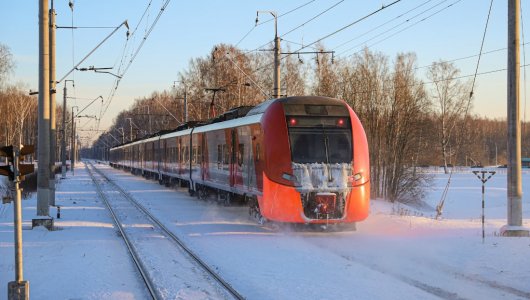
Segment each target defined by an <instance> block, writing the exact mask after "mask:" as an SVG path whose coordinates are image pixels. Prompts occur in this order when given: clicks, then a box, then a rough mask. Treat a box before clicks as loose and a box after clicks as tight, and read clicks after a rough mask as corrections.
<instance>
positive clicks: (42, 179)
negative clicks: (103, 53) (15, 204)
mask: <svg viewBox="0 0 530 300" xmlns="http://www.w3.org/2000/svg"><path fill="white" fill-rule="evenodd" d="M48 42H49V20H48V0H40V1H39V91H40V93H39V109H38V113H39V116H38V143H39V144H38V151H39V152H38V156H37V157H38V160H39V163H38V166H39V168H38V172H37V216H49V212H50V207H49V203H50V201H49V197H50V192H49V189H50V185H49V178H50V174H49V172H50V168H49V167H48V166H49V161H50V94H49V92H48V91H49V90H50V80H49V75H50V61H49V59H50V57H49V51H50V49H49V45H48Z"/></svg>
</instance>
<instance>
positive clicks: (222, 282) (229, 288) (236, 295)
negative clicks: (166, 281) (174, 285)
mask: <svg viewBox="0 0 530 300" xmlns="http://www.w3.org/2000/svg"><path fill="white" fill-rule="evenodd" d="M90 164H91V165H92V163H90ZM92 167H93V168H94V170H95V171H96V172H97V173H98V174H99V175H101V176H102V177H103V178H105V179H106V180H107V182H109V183H110V184H112V185H113V186H114V187H115V188H116V189H117V190H118V191H119V192H120V193H121V194H122V195H123V196H125V197H126V198H127V199H129V201H131V203H132V204H133V205H134V206H136V208H138V209H140V210H141V211H142V212H143V213H144V214H145V215H146V216H147V217H148V218H149V219H150V220H151V221H152V222H153V223H155V224H156V225H157V226H158V227H159V228H160V229H161V230H162V231H163V232H164V233H165V234H166V235H167V236H168V237H170V238H171V239H172V240H173V241H174V242H175V243H176V244H177V245H178V246H180V247H181V248H182V250H184V252H186V253H187V254H188V255H189V256H190V258H192V259H193V260H194V261H195V262H196V263H197V264H199V266H200V267H202V268H203V269H204V270H205V271H206V272H207V273H208V274H210V275H211V276H212V277H213V278H214V279H215V280H216V281H217V282H218V283H219V284H220V285H221V286H222V287H224V288H225V289H226V290H227V291H228V292H229V293H230V295H232V296H233V297H234V298H235V299H238V300H243V299H245V297H243V296H242V295H241V294H239V292H237V291H236V290H235V289H234V288H233V287H232V286H231V285H230V284H229V283H228V282H226V281H225V280H224V279H223V278H222V277H221V276H219V274H217V273H216V272H215V271H214V270H213V269H212V268H210V266H208V264H206V262H204V261H203V260H202V259H201V258H200V257H199V256H198V255H197V254H195V252H193V251H192V250H191V249H190V248H189V247H188V246H186V244H185V243H184V242H183V241H182V240H181V239H180V238H179V237H177V236H176V235H175V234H174V233H173V232H171V231H170V230H169V229H168V228H167V227H166V226H165V225H164V224H162V223H161V222H160V221H159V220H158V219H157V218H155V217H154V216H153V215H152V214H151V213H150V212H149V211H148V210H147V209H146V208H145V207H144V206H143V205H141V204H140V203H138V201H136V200H135V199H134V198H133V197H132V196H131V195H130V194H129V193H128V192H126V191H125V190H123V188H122V187H120V186H119V185H117V184H116V183H115V182H114V181H112V180H111V179H110V178H109V177H108V176H106V175H105V174H103V172H101V171H100V170H98V169H97V168H95V167H94V165H92Z"/></svg>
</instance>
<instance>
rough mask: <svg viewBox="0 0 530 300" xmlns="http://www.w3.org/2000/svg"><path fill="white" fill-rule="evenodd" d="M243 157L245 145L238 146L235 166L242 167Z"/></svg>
mask: <svg viewBox="0 0 530 300" xmlns="http://www.w3.org/2000/svg"><path fill="white" fill-rule="evenodd" d="M244 157H245V144H239V151H237V164H238V165H239V166H241V165H243V159H244Z"/></svg>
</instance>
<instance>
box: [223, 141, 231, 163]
mask: <svg viewBox="0 0 530 300" xmlns="http://www.w3.org/2000/svg"><path fill="white" fill-rule="evenodd" d="M229 163H230V153H229V151H228V147H227V145H226V144H224V145H223V164H224V165H228V164H229Z"/></svg>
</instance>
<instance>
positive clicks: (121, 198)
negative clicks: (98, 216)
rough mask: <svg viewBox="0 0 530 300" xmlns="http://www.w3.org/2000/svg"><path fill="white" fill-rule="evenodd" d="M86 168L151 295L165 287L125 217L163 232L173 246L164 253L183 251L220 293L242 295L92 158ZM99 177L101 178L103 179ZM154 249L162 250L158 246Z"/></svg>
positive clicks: (162, 295)
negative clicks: (132, 235) (132, 233)
mask: <svg viewBox="0 0 530 300" xmlns="http://www.w3.org/2000/svg"><path fill="white" fill-rule="evenodd" d="M89 165H90V166H89ZM85 168H86V169H87V171H88V173H89V174H90V176H91V178H92V181H93V182H94V184H95V186H96V189H97V192H98V194H99V196H100V198H101V199H102V201H103V202H104V203H105V205H106V206H107V208H108V210H109V211H110V214H111V216H112V219H113V221H114V223H115V224H116V226H117V228H118V230H119V232H120V235H121V237H123V240H124V241H125V244H126V246H127V249H128V251H129V253H130V255H131V257H132V260H133V262H134V264H135V266H136V268H137V269H138V272H139V273H140V276H141V277H142V281H143V282H144V283H145V286H146V288H147V290H148V292H149V294H150V296H151V297H152V299H165V298H169V297H168V296H169V295H168V294H169V293H168V288H167V287H165V286H163V282H161V281H160V278H153V273H160V270H159V269H158V268H157V267H153V266H152V265H149V263H145V259H142V257H141V255H140V251H139V248H141V247H140V244H139V243H138V242H135V241H134V240H133V239H131V236H130V235H129V234H130V232H129V231H131V230H132V229H131V230H128V229H129V228H132V227H134V226H133V225H128V226H124V219H126V218H131V217H132V218H133V219H134V218H136V219H137V220H138V221H141V222H136V223H137V224H139V223H141V224H142V226H141V227H143V228H146V227H147V228H151V229H152V230H156V233H157V236H158V235H161V236H163V238H164V240H167V241H170V242H171V243H172V244H173V249H169V250H165V251H166V253H170V254H169V255H171V252H173V253H174V255H182V254H184V255H185V256H186V257H187V258H188V260H189V261H191V262H192V265H193V266H194V269H196V270H200V272H201V273H203V274H205V275H203V276H208V277H209V281H211V282H215V283H216V284H217V286H218V287H221V288H222V291H219V296H223V295H224V296H225V297H226V296H229V297H232V298H234V299H245V298H244V297H243V296H242V295H241V294H239V293H238V292H237V291H236V290H235V289H234V288H233V287H232V286H231V285H230V284H229V283H228V282H226V281H225V280H224V279H223V278H222V277H221V276H220V275H219V274H217V273H216V272H215V271H214V270H213V269H212V268H211V267H210V266H209V265H208V264H206V263H205V262H204V261H203V260H202V259H201V258H200V257H199V256H198V255H197V254H196V253H194V252H193V251H192V250H191V249H190V248H189V247H187V246H186V244H185V243H184V242H183V241H182V240H181V239H180V238H179V237H177V236H176V235H175V234H174V233H173V232H171V231H170V230H169V229H168V228H167V227H166V226H165V225H164V224H162V223H161V222H160V221H159V220H158V219H157V218H156V217H154V216H153V215H152V214H151V213H150V212H149V211H148V210H147V209H146V208H145V207H143V206H142V205H141V204H140V203H138V202H137V201H136V200H135V199H134V198H133V197H132V196H131V195H130V194H129V193H127V192H126V191H125V190H123V189H122V188H121V187H120V186H119V185H117V184H116V183H114V182H113V181H112V180H111V179H110V178H108V177H107V176H106V175H105V174H103V173H102V172H101V171H100V170H98V169H97V168H96V167H95V166H94V165H93V164H92V163H91V162H89V163H88V164H87V163H85ZM97 177H99V178H97ZM100 181H103V183H102V182H100ZM104 187H105V188H104ZM107 194H112V201H109V197H108V195H107ZM111 202H112V203H111ZM131 209H134V210H135V211H131ZM120 210H126V211H127V214H126V215H122V216H120ZM121 213H122V214H123V211H121ZM139 218H141V220H139ZM151 235H153V233H151ZM142 239H143V241H145V238H142ZM175 246H176V247H175ZM157 248H158V246H156V247H155V249H157ZM177 248H178V249H177ZM157 251H164V250H163V249H157ZM149 254H150V256H152V253H148V256H149ZM155 269H157V271H158V272H153V270H155ZM160 276H161V277H164V278H166V277H171V276H167V274H163V273H161V274H160ZM203 279H204V278H203ZM214 289H215V288H214ZM206 294H208V295H209V296H213V297H215V295H211V292H208V291H206ZM216 298H217V297H216Z"/></svg>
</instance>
